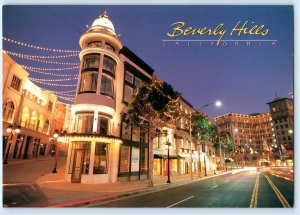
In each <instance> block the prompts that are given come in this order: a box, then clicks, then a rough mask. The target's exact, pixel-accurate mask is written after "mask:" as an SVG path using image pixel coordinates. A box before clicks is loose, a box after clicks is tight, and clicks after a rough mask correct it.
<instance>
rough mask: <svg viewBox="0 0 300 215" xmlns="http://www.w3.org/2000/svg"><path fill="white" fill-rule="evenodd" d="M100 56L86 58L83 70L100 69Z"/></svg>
mask: <svg viewBox="0 0 300 215" xmlns="http://www.w3.org/2000/svg"><path fill="white" fill-rule="evenodd" d="M99 58H100V55H88V56H84V59H83V65H82V69H86V68H99Z"/></svg>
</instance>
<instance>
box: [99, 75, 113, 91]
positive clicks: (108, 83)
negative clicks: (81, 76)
mask: <svg viewBox="0 0 300 215" xmlns="http://www.w3.org/2000/svg"><path fill="white" fill-rule="evenodd" d="M113 86H114V84H113V79H112V78H110V77H108V76H106V75H104V74H103V75H102V79H101V93H102V94H104V95H107V96H110V97H113V91H114V90H113Z"/></svg>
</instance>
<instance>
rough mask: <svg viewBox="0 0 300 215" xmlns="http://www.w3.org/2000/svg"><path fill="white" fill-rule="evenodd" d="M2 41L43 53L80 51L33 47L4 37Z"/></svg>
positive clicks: (75, 51)
mask: <svg viewBox="0 0 300 215" xmlns="http://www.w3.org/2000/svg"><path fill="white" fill-rule="evenodd" d="M2 40H4V41H7V42H10V43H14V44H16V45H19V46H25V47H28V48H33V49H38V50H42V51H51V52H62V53H79V51H78V50H64V49H51V48H45V47H42V46H37V45H32V44H27V43H24V42H20V41H16V40H13V39H10V38H7V37H2Z"/></svg>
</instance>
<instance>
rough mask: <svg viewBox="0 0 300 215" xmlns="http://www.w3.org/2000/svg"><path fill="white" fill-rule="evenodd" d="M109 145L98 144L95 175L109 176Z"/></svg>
mask: <svg viewBox="0 0 300 215" xmlns="http://www.w3.org/2000/svg"><path fill="white" fill-rule="evenodd" d="M107 147H108V145H107V143H96V149H95V160H94V169H93V174H107V169H108V153H107V151H108V148H107Z"/></svg>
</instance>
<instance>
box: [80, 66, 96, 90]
mask: <svg viewBox="0 0 300 215" xmlns="http://www.w3.org/2000/svg"><path fill="white" fill-rule="evenodd" d="M97 81H98V72H91V71H89V72H85V73H82V74H81V77H80V84H79V89H78V93H84V92H88V93H95V92H96V90H97Z"/></svg>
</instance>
